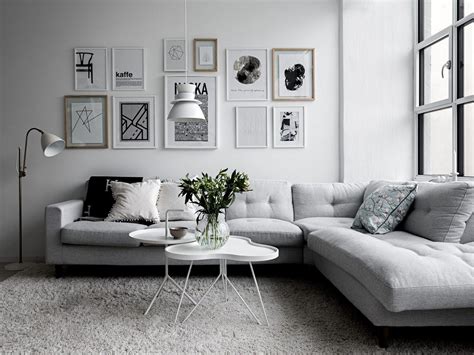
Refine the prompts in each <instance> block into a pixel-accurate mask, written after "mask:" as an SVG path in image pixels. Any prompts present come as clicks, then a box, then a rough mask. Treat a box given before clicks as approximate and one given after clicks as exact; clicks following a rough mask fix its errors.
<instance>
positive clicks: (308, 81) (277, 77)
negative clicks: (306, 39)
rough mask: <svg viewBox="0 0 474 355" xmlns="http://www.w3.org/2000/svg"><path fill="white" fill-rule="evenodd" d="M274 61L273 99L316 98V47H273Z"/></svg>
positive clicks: (301, 99) (310, 99)
mask: <svg viewBox="0 0 474 355" xmlns="http://www.w3.org/2000/svg"><path fill="white" fill-rule="evenodd" d="M272 62H273V73H272V80H273V100H275V101H314V100H315V98H316V77H315V68H316V51H315V49H314V48H273V49H272ZM308 67H310V70H308ZM287 71H288V74H287ZM308 76H310V77H309V78H308Z"/></svg>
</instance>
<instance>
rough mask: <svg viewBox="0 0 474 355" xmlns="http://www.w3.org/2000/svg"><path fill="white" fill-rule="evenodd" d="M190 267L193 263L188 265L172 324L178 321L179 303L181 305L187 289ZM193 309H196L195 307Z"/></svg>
mask: <svg viewBox="0 0 474 355" xmlns="http://www.w3.org/2000/svg"><path fill="white" fill-rule="evenodd" d="M192 267H193V262H192V261H191V265H189V270H188V274H187V275H186V281H185V282H184V288H183V292H182V293H181V298H180V299H179V304H178V310H177V311H176V317H175V318H174V323H175V324H176V322H177V321H178V316H179V310H180V308H181V303H183V298H184V295H185V294H186V287H188V281H189V275H190V274H191V269H192ZM198 304H199V302H198ZM195 307H197V305H196V306H195Z"/></svg>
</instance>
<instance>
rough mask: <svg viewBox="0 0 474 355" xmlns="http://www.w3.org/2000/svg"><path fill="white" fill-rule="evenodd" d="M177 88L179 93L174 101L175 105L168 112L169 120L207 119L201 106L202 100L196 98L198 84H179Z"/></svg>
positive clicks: (197, 120) (189, 120)
mask: <svg viewBox="0 0 474 355" xmlns="http://www.w3.org/2000/svg"><path fill="white" fill-rule="evenodd" d="M177 89H178V93H177V94H176V98H175V101H173V102H172V104H173V107H172V108H171V110H170V113H169V114H168V120H170V121H174V122H202V121H205V120H206V117H204V113H203V112H202V110H201V108H200V107H199V105H200V104H201V102H199V101H198V100H195V99H194V97H195V95H194V92H195V90H196V86H195V85H194V84H179V85H178V87H177Z"/></svg>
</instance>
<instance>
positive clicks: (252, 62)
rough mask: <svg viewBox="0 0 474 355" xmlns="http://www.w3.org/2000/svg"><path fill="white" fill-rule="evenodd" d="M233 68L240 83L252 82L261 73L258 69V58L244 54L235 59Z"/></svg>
mask: <svg viewBox="0 0 474 355" xmlns="http://www.w3.org/2000/svg"><path fill="white" fill-rule="evenodd" d="M234 70H236V71H237V73H236V74H235V78H236V79H237V81H238V82H239V83H241V84H246V85H247V84H253V83H255V82H256V81H257V80H258V79H259V78H260V75H261V74H262V73H261V71H260V60H259V59H258V58H255V57H253V56H251V55H245V56H242V57H240V58H238V59H236V60H235V62H234Z"/></svg>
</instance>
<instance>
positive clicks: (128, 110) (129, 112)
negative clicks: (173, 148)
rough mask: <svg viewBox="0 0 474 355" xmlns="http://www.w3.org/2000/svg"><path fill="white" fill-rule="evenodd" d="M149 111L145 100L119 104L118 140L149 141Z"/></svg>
mask: <svg viewBox="0 0 474 355" xmlns="http://www.w3.org/2000/svg"><path fill="white" fill-rule="evenodd" d="M149 129H150V113H149V107H148V103H147V102H125V103H121V104H120V140H121V141H149V140H150V134H149V133H150V131H149Z"/></svg>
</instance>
